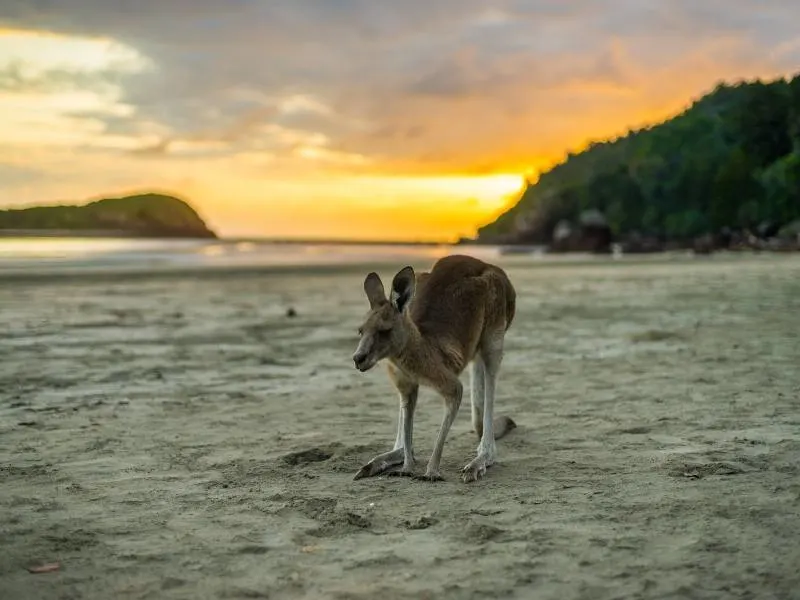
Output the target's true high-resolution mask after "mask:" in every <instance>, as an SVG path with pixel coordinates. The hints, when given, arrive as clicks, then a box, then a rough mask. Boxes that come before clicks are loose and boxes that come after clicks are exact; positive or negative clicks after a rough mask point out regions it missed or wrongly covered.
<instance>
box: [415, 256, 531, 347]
mask: <svg viewBox="0 0 800 600" xmlns="http://www.w3.org/2000/svg"><path fill="white" fill-rule="evenodd" d="M417 286H418V287H417V292H416V294H415V297H414V300H413V302H412V304H411V306H410V307H409V308H410V316H411V319H412V320H413V321H414V323H415V324H416V325H417V327H418V328H419V331H420V333H422V334H423V335H424V336H426V337H431V338H436V339H440V340H445V341H447V343H448V344H455V345H456V346H458V353H459V354H460V355H461V358H462V359H463V361H469V359H470V358H471V355H472V353H473V352H474V350H475V348H476V346H477V344H478V343H479V342H480V339H481V338H482V337H483V334H484V332H485V331H486V330H488V329H497V328H500V327H502V328H503V329H504V330H505V329H507V328H508V326H510V324H511V320H512V319H513V317H514V312H515V304H516V294H515V292H514V288H513V286H512V285H511V282H510V280H509V279H508V277H507V276H506V274H505V272H504V271H503V270H502V269H500V268H499V267H496V266H494V265H491V264H489V263H486V262H484V261H482V260H480V259H478V258H475V257H472V256H465V255H451V256H446V257H444V258H442V259H440V260H439V261H437V262H436V263H435V264H434V265H433V268H432V269H431V270H430V272H427V273H420V274H419V275H418V278H417ZM459 362H462V361H459Z"/></svg>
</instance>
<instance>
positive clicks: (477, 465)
mask: <svg viewBox="0 0 800 600" xmlns="http://www.w3.org/2000/svg"><path fill="white" fill-rule="evenodd" d="M493 464H494V452H486V451H482V450H479V451H478V456H476V457H475V458H473V459H472V460H471V461H470V462H469V464H468V465H467V466H465V467H464V468H463V469H461V480H462V481H463V482H464V483H470V482H472V481H478V479H480V478H482V477H483V476H484V475H486V471H487V469H488V468H489V467H491V466H492V465H493Z"/></svg>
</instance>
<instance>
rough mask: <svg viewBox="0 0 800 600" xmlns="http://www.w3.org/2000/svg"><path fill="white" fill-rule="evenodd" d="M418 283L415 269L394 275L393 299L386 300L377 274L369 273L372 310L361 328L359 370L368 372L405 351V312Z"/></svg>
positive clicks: (366, 284)
mask: <svg viewBox="0 0 800 600" xmlns="http://www.w3.org/2000/svg"><path fill="white" fill-rule="evenodd" d="M415 284H416V276H415V274H414V269H413V268H411V267H404V268H402V269H401V270H400V271H398V273H397V275H395V276H394V279H393V280H392V291H391V293H390V297H389V298H386V292H385V291H384V289H383V282H382V281H381V278H380V277H379V276H378V274H377V273H374V272H373V273H370V274H369V275H367V277H366V279H364V292H365V293H366V295H367V300H369V311H368V312H367V316H366V317H365V318H364V321H363V322H362V324H361V327H359V328H358V334H359V336H360V337H361V339H360V341H359V343H358V347H357V348H356V351H355V352H354V353H353V362H354V363H355V366H356V368H357V369H358V370H359V371H362V372H364V371H369V370H370V369H371V368H372V367H374V366H375V365H376V364H377V363H378V362H379V361H381V360H383V359H385V358H391V357H393V356H397V355H398V354H399V353H400V352H401V351H402V350H403V347H404V346H405V344H406V340H407V336H408V333H407V330H406V325H405V317H404V315H403V311H404V310H405V309H406V308H407V307H408V304H409V302H410V301H411V298H412V297H413V296H414V289H415Z"/></svg>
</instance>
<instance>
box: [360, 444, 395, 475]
mask: <svg viewBox="0 0 800 600" xmlns="http://www.w3.org/2000/svg"><path fill="white" fill-rule="evenodd" d="M402 464H403V449H402V448H397V449H396V450H392V451H390V452H384V453H383V454H378V456H376V457H375V458H373V459H372V460H371V461H369V462H368V463H367V464H365V465H364V466H363V467H361V469H359V471H358V473H356V474H355V477H353V480H356V479H362V478H364V477H375V476H376V475H381V474H383V473H386V472H387V471H390V470H391V469H394V467H396V466H398V465H402Z"/></svg>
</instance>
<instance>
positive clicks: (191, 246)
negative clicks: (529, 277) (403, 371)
mask: <svg viewBox="0 0 800 600" xmlns="http://www.w3.org/2000/svg"><path fill="white" fill-rule="evenodd" d="M463 251H465V249H464V247H454V246H412V245H408V246H397V245H377V244H376V245H359V244H350V245H348V244H313V243H310V244H281V243H271V242H260V241H252V240H246V241H242V240H141V239H125V238H55V237H53V238H49V237H48V238H5V239H3V238H0V271H6V272H7V271H18V270H20V269H34V270H35V269H37V268H42V267H59V268H63V267H70V268H80V267H84V268H86V267H88V268H92V267H94V268H103V267H105V268H112V269H114V268H136V267H145V268H169V267H173V268H175V267H197V268H203V267H225V266H230V267H236V266H273V265H274V266H281V265H283V266H287V265H325V264H343V263H360V262H398V263H399V262H403V261H410V260H415V259H418V260H427V259H431V260H433V259H436V258H439V257H442V256H445V255H447V254H451V253H454V252H463ZM469 252H470V253H471V254H475V255H481V254H483V255H491V254H492V253H494V252H495V251H494V250H492V249H490V248H470V249H469Z"/></svg>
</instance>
